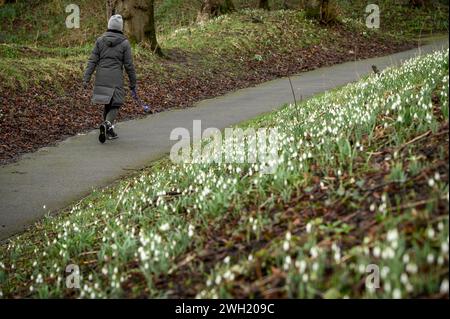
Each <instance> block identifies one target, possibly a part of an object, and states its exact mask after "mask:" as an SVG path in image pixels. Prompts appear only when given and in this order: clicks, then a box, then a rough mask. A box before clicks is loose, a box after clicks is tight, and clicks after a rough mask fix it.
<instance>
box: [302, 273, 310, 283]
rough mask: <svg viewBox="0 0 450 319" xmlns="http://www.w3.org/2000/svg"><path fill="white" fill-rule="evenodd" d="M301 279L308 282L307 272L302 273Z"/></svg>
mask: <svg viewBox="0 0 450 319" xmlns="http://www.w3.org/2000/svg"><path fill="white" fill-rule="evenodd" d="M302 280H303V282H305V283H306V282H308V280H309V276H308V274H303V276H302Z"/></svg>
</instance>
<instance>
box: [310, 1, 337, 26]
mask: <svg viewBox="0 0 450 319" xmlns="http://www.w3.org/2000/svg"><path fill="white" fill-rule="evenodd" d="M305 10H306V15H307V17H308V18H313V19H316V20H318V21H320V22H321V23H325V24H328V23H333V22H335V21H336V19H337V11H336V10H337V9H336V3H335V2H334V1H330V0H307V1H306V5H305Z"/></svg>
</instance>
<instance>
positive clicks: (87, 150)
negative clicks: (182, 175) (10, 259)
mask: <svg viewBox="0 0 450 319" xmlns="http://www.w3.org/2000/svg"><path fill="white" fill-rule="evenodd" d="M443 47H444V48H448V40H438V41H435V42H433V43H431V44H428V45H425V46H422V47H420V48H418V49H414V50H410V51H406V52H401V53H397V54H393V55H390V56H387V57H381V58H374V59H368V60H362V61H356V62H349V63H344V64H339V65H335V66H332V67H326V68H321V69H318V70H315V71H311V72H305V73H301V74H300V75H298V76H293V77H291V79H292V82H293V85H294V88H295V91H296V95H297V96H298V97H300V96H302V97H303V98H307V97H310V96H312V95H315V94H317V93H320V92H323V91H326V90H329V89H332V88H335V87H338V86H342V85H344V84H347V83H349V82H353V81H356V80H358V79H359V78H360V77H361V76H363V75H365V74H368V73H369V72H372V69H371V66H372V65H373V64H375V65H377V66H378V68H379V69H380V70H382V69H384V68H386V67H388V66H391V65H395V64H399V63H401V62H402V61H404V60H405V59H408V58H411V57H414V56H417V55H418V54H425V53H429V52H432V51H434V50H437V49H441V48H443ZM292 100H293V98H292V92H291V87H290V85H289V81H288V79H279V80H275V81H270V82H267V83H264V84H262V85H258V86H256V87H253V88H248V89H243V90H239V91H236V92H234V93H230V94H227V95H224V96H222V97H219V98H215V99H211V100H206V101H202V102H200V103H198V104H196V106H195V107H193V108H189V109H183V110H171V111H167V112H163V113H158V114H155V115H151V116H148V117H147V118H145V119H139V120H132V121H127V122H123V123H119V124H118V125H116V127H117V131H118V133H119V135H120V139H118V140H116V141H113V142H109V143H106V144H105V145H100V144H99V142H98V139H97V135H98V133H97V131H92V132H90V133H88V134H86V135H83V136H75V137H71V138H69V139H67V140H65V141H63V142H61V143H59V144H58V145H57V146H55V147H45V148H42V149H40V150H39V151H37V152H35V153H32V154H27V155H25V156H23V158H22V159H21V160H20V161H19V162H17V163H14V164H10V165H5V166H2V167H0V240H2V239H5V238H8V237H9V236H11V235H13V234H16V233H18V232H21V231H23V230H24V229H26V227H27V226H29V225H31V224H33V223H34V222H35V221H36V220H38V219H40V218H42V217H43V216H44V215H45V214H47V213H48V212H49V211H52V212H54V211H57V210H60V209H62V208H65V207H66V206H68V205H70V203H72V202H74V201H76V200H79V199H80V198H82V197H84V196H86V195H88V194H89V193H90V192H91V191H92V189H93V188H99V187H104V186H106V185H108V184H110V183H112V182H113V181H115V180H117V179H119V178H120V177H122V176H124V175H127V174H129V172H130V170H133V169H139V168H142V167H144V166H146V165H148V164H149V163H150V162H151V161H154V160H156V159H159V158H161V157H163V156H165V155H167V154H168V153H169V152H170V148H171V146H172V145H173V144H174V143H175V142H176V141H170V139H169V136H170V132H171V131H172V130H173V129H174V128H177V127H184V128H187V129H189V131H191V134H192V124H193V120H202V129H205V128H207V127H216V128H219V129H224V128H226V127H228V126H230V125H233V124H237V123H239V122H242V121H245V120H248V119H251V118H253V117H256V116H258V115H260V114H263V113H266V112H270V111H273V110H276V109H277V108H278V107H280V106H281V105H283V104H285V103H291V102H292ZM44 205H45V206H44ZM44 207H45V208H44Z"/></svg>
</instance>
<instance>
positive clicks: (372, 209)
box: [369, 203, 377, 212]
mask: <svg viewBox="0 0 450 319" xmlns="http://www.w3.org/2000/svg"><path fill="white" fill-rule="evenodd" d="M375 209H377V205H375V203H372V204H370V207H369V210H370V211H371V212H374V211H375Z"/></svg>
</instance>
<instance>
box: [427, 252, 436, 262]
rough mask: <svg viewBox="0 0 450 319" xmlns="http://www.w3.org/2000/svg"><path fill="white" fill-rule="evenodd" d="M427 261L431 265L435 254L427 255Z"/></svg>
mask: <svg viewBox="0 0 450 319" xmlns="http://www.w3.org/2000/svg"><path fill="white" fill-rule="evenodd" d="M427 263H429V264H430V265H431V264H433V263H434V255H433V254H431V253H430V254H428V255H427Z"/></svg>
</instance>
